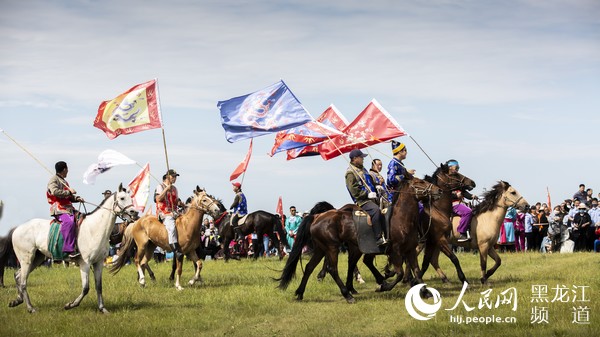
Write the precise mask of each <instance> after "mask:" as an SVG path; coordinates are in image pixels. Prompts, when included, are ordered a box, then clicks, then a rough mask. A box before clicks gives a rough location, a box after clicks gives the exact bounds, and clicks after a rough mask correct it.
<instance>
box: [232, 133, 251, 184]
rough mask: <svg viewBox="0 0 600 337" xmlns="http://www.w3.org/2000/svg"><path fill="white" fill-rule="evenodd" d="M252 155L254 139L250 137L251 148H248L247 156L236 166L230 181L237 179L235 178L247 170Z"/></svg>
mask: <svg viewBox="0 0 600 337" xmlns="http://www.w3.org/2000/svg"><path fill="white" fill-rule="evenodd" d="M251 155H252V139H250V148H248V153H246V158H244V160H243V161H242V162H241V163H240V164H239V165H238V167H236V168H235V170H234V171H233V173H232V174H231V176H230V177H229V181H233V180H235V178H237V177H239V176H240V175H241V174H242V173H244V172H246V168H248V162H249V161H250V156H251Z"/></svg>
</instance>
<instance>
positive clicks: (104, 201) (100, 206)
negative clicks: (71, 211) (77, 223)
mask: <svg viewBox="0 0 600 337" xmlns="http://www.w3.org/2000/svg"><path fill="white" fill-rule="evenodd" d="M115 193H117V192H114V193H113V194H115ZM113 194H111V195H110V197H108V198H111V197H112V196H113ZM108 198H104V200H102V202H100V205H98V206H97V207H96V208H95V209H94V210H93V211H91V212H88V213H85V216H88V215H92V214H94V212H96V211H97V210H99V209H101V208H103V207H102V206H104V203H106V200H108Z"/></svg>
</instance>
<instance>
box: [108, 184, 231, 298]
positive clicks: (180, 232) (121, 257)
mask: <svg viewBox="0 0 600 337" xmlns="http://www.w3.org/2000/svg"><path fill="white" fill-rule="evenodd" d="M224 211H225V207H224V206H223V205H222V204H221V202H220V201H219V200H217V199H215V198H214V197H212V196H210V195H208V194H207V193H206V192H205V191H204V190H202V189H200V187H196V190H195V191H194V196H193V197H192V200H191V203H190V205H189V207H188V208H187V211H186V212H185V213H184V214H183V215H181V216H179V217H178V218H177V220H175V227H176V228H177V237H178V239H179V240H178V241H179V245H180V246H181V250H182V252H183V253H184V254H189V257H190V258H191V259H192V262H193V263H194V264H196V266H197V269H196V272H195V274H194V277H193V278H192V279H191V280H190V281H189V284H190V285H193V284H194V283H195V282H196V281H198V280H200V281H201V278H200V272H201V270H202V260H200V259H199V258H198V256H197V255H196V248H197V247H198V245H200V236H201V234H202V233H201V228H202V219H203V217H204V214H205V213H208V214H210V215H211V216H212V217H215V218H216V217H218V216H219V215H220V214H221V213H223V212H224ZM134 242H135V245H136V246H137V252H136V253H135V264H136V266H137V270H138V275H139V279H138V282H139V283H140V284H141V285H142V286H144V285H146V280H145V272H144V270H145V269H148V261H149V260H150V259H151V258H152V256H153V253H154V248H156V246H159V247H161V248H162V249H164V250H165V251H171V247H169V241H168V238H167V229H166V228H165V226H164V225H163V224H162V223H160V221H158V218H157V217H156V215H152V214H147V215H144V216H143V217H141V218H140V219H139V220H138V221H136V222H135V223H133V224H132V225H130V226H128V227H127V229H126V230H125V234H124V236H123V242H122V245H121V249H120V250H119V252H118V254H117V255H118V258H117V261H115V262H114V263H113V265H112V266H111V269H110V271H111V273H113V274H116V273H117V272H119V270H121V268H122V267H123V266H124V265H125V263H126V261H127V259H128V258H129V254H130V251H131V250H130V248H131V247H132V245H133V244H134ZM182 264H183V259H177V275H176V277H175V288H177V290H183V288H182V287H181V285H180V282H179V280H180V277H181V270H182Z"/></svg>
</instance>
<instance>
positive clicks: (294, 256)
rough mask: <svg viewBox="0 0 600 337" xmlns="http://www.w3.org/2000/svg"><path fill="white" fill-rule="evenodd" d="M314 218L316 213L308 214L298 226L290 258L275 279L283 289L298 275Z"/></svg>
mask: <svg viewBox="0 0 600 337" xmlns="http://www.w3.org/2000/svg"><path fill="white" fill-rule="evenodd" d="M314 219H315V216H314V215H312V214H311V215H307V216H306V217H304V219H302V222H301V223H300V226H298V231H297V232H296V239H295V240H294V245H293V247H292V251H291V252H290V253H289V254H288V260H287V262H286V263H285V267H284V268H283V272H282V273H281V277H280V278H277V279H275V281H278V282H279V286H277V288H279V289H282V290H285V289H287V287H288V285H289V284H290V281H291V280H292V279H293V278H294V277H295V276H296V266H298V262H299V261H300V258H301V257H302V248H304V246H305V245H307V244H308V242H309V241H310V225H311V224H312V222H313V220H314Z"/></svg>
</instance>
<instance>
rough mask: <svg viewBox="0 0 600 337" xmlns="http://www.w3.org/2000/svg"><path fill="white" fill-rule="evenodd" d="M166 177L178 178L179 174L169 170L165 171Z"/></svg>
mask: <svg viewBox="0 0 600 337" xmlns="http://www.w3.org/2000/svg"><path fill="white" fill-rule="evenodd" d="M167 175H168V176H173V177H179V173H177V171H175V170H173V169H170V170H168V171H167Z"/></svg>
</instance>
